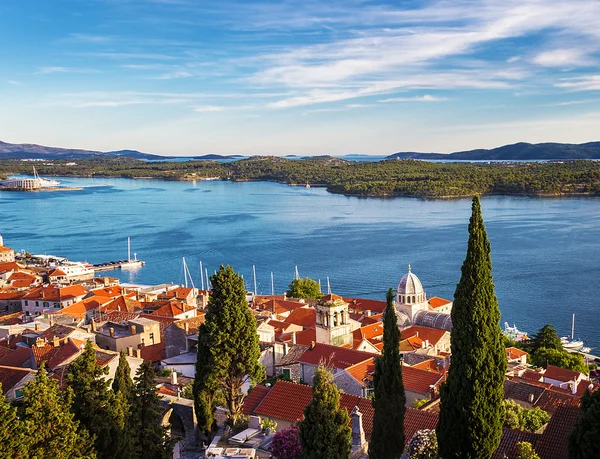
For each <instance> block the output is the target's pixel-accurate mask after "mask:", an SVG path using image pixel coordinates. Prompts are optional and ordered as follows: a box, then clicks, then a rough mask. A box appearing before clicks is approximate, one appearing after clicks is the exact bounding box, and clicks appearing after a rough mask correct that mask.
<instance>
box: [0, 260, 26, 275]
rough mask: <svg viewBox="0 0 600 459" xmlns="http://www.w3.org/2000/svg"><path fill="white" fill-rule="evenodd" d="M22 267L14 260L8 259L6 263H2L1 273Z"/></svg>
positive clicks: (0, 264)
mask: <svg viewBox="0 0 600 459" xmlns="http://www.w3.org/2000/svg"><path fill="white" fill-rule="evenodd" d="M20 268H21V267H20V266H19V265H18V264H17V263H16V262H14V261H6V262H4V263H0V273H5V272H7V271H14V270H15V269H20Z"/></svg>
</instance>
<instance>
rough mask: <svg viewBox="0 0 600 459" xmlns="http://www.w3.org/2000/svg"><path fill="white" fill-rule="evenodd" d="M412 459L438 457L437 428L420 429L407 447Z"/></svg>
mask: <svg viewBox="0 0 600 459" xmlns="http://www.w3.org/2000/svg"><path fill="white" fill-rule="evenodd" d="M406 453H407V454H408V457H409V458H410V459H438V458H439V456H438V442H437V436H436V435H435V430H429V429H423V430H418V431H417V432H415V434H414V435H413V436H412V438H411V439H410V440H409V442H408V446H407V447H406Z"/></svg>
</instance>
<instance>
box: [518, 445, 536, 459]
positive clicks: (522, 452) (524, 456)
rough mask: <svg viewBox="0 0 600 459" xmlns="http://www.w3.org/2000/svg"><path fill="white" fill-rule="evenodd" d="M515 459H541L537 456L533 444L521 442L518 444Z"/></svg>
mask: <svg viewBox="0 0 600 459" xmlns="http://www.w3.org/2000/svg"><path fill="white" fill-rule="evenodd" d="M515 459H540V456H538V455H537V454H536V452H535V450H534V449H533V446H532V445H531V443H529V442H526V441H520V442H519V443H517V456H516V457H515Z"/></svg>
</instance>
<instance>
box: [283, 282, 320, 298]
mask: <svg viewBox="0 0 600 459" xmlns="http://www.w3.org/2000/svg"><path fill="white" fill-rule="evenodd" d="M285 294H286V296H288V297H289V298H321V297H322V296H323V292H321V287H320V286H319V283H318V282H317V281H316V280H314V279H310V278H309V277H305V278H303V279H302V278H299V279H294V280H293V281H292V282H290V284H289V285H288V290H287V292H285Z"/></svg>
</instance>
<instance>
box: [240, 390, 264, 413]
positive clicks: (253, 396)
mask: <svg viewBox="0 0 600 459" xmlns="http://www.w3.org/2000/svg"><path fill="white" fill-rule="evenodd" d="M269 390H270V389H269V388H268V387H266V386H255V387H253V388H252V390H251V391H250V393H249V394H248V396H247V397H246V399H245V400H244V407H243V413H244V414H245V415H246V416H250V415H251V414H252V413H254V410H255V409H256V407H257V406H258V405H259V404H260V402H262V401H263V399H264V398H265V396H266V395H267V394H268V393H269Z"/></svg>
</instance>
